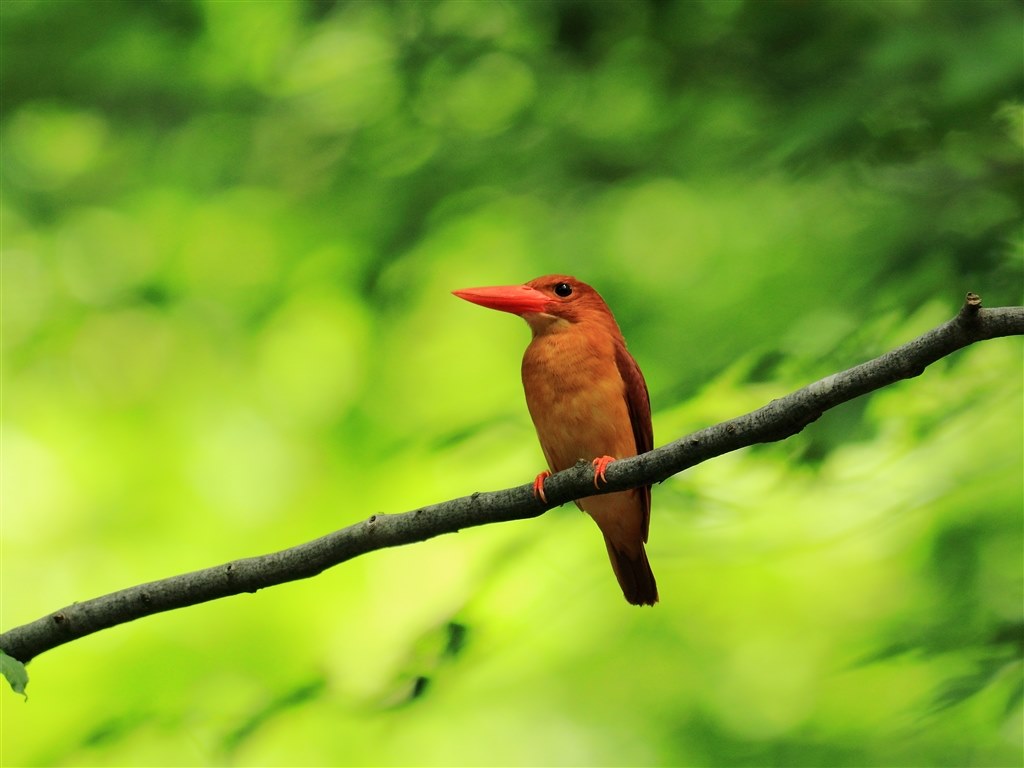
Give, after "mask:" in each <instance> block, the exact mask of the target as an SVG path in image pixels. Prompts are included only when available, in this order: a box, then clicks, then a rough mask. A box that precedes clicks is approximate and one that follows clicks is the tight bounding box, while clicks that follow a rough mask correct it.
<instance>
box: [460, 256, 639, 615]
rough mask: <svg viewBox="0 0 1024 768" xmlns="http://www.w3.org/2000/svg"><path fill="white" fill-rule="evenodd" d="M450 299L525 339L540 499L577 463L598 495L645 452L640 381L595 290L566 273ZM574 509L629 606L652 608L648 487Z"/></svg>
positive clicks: (584, 501)
mask: <svg viewBox="0 0 1024 768" xmlns="http://www.w3.org/2000/svg"><path fill="white" fill-rule="evenodd" d="M453 293H454V294H455V295H456V296H458V297H459V298H461V299H465V300H466V301H470V302H472V303H474V304H479V305H480V306H482V307H489V308H490V309H497V310H501V311H502V312H511V313H512V314H514V315H519V316H520V317H522V318H523V319H524V320H525V321H526V322H527V324H528V325H529V326H530V330H531V331H532V332H533V340H532V341H531V342H530V345H529V346H528V347H527V348H526V353H525V354H524V355H523V389H524V390H525V391H526V405H527V407H528V408H529V410H530V416H531V417H532V418H533V424H534V426H535V427H536V429H537V437H538V438H539V439H540V446H541V449H542V450H543V451H544V458H546V459H547V463H548V468H549V470H550V471H547V472H541V473H540V474H539V475H537V479H536V480H535V481H534V484H533V488H534V493H536V494H537V495H538V496H540V498H542V499H544V481H545V479H547V478H548V477H549V476H550V475H551V473H552V472H559V471H560V470H563V469H566V468H568V467H571V466H572V465H573V464H575V463H576V462H577V460H579V459H586V460H588V461H592V462H593V465H594V486H595V487H600V485H599V483H600V482H601V481H603V480H604V474H605V469H606V468H607V467H608V465H609V464H610V463H611V462H612V461H614V460H615V459H621V458H625V457H628V456H635V455H637V454H639V453H645V452H647V451H649V450H651V448H652V447H653V444H654V433H653V430H652V428H651V404H650V397H649V395H648V393H647V383H646V382H645V381H644V377H643V374H642V373H641V372H640V366H638V365H637V363H636V360H634V359H633V356H632V355H630V354H629V352H628V351H627V349H626V340H625V339H624V338H623V336H622V331H620V330H619V326H618V323H616V322H615V317H614V316H613V315H612V313H611V310H610V309H608V305H607V304H605V302H604V299H602V298H601V296H600V295H599V294H598V292H597V291H595V290H594V289H593V288H591V287H590V286H589V285H587V284H586V283H584V282H582V281H581V280H577V279H576V278H574V277H569V276H568V275H547V276H545V277H538V278H537V279H536V280H531V281H530V282H528V283H526V284H525V285H509V286H495V287H490V288H466V289H463V290H459V291H453ZM545 500H546V499H545ZM576 505H577V506H578V507H579V508H580V509H582V510H583V511H584V512H586V513H587V514H588V515H590V516H591V517H592V518H593V519H594V522H595V523H597V526H598V528H600V529H601V533H602V534H604V541H605V545H606V546H607V548H608V556H609V558H610V559H611V563H612V569H613V570H614V571H615V576H616V578H617V579H618V580H619V586H621V587H622V594H623V595H625V597H626V600H627V601H629V602H630V603H632V604H633V605H654V604H655V603H656V602H658V586H657V584H656V583H655V581H654V573H653V572H652V571H651V566H650V563H649V562H648V561H647V552H646V551H645V549H644V544H645V543H646V542H647V532H648V528H649V527H650V521H651V488H650V486H644V487H642V488H635V489H633V490H629V491H621V492H617V493H609V494H604V495H601V496H587V497H586V498H582V499H580V500H578V501H577V502H576Z"/></svg>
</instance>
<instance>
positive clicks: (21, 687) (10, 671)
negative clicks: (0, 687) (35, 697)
mask: <svg viewBox="0 0 1024 768" xmlns="http://www.w3.org/2000/svg"><path fill="white" fill-rule="evenodd" d="M0 673H2V674H3V676H4V677H5V678H7V682H8V683H9V684H10V686H11V690H12V691H14V692H15V693H20V694H21V695H22V696H24V697H25V701H28V694H27V693H25V686H27V685H28V670H27V669H25V665H24V664H22V663H21V662H20V661H18V660H17V659H15V658H13V657H11V656H8V655H7V654H6V653H4V652H3V651H0Z"/></svg>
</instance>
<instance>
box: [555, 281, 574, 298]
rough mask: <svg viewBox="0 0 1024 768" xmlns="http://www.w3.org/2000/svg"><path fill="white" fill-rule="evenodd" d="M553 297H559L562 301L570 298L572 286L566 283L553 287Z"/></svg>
mask: <svg viewBox="0 0 1024 768" xmlns="http://www.w3.org/2000/svg"><path fill="white" fill-rule="evenodd" d="M555 295H556V296H561V297H562V298H563V299H564V298H566V297H567V296H572V286H571V285H569V284H568V283H559V284H558V285H556V286H555Z"/></svg>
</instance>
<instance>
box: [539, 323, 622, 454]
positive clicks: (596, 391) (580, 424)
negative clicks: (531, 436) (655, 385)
mask: <svg viewBox="0 0 1024 768" xmlns="http://www.w3.org/2000/svg"><path fill="white" fill-rule="evenodd" d="M614 344H615V341H614V339H613V338H611V337H610V336H608V337H606V336H602V335H597V334H587V333H583V332H578V331H575V330H566V331H562V332H559V333H551V334H545V335H538V336H536V337H535V338H534V340H533V341H532V342H531V343H530V346H529V347H528V348H527V350H526V354H525V355H524V356H523V388H524V390H525V392H526V404H527V406H528V407H529V409H530V415H531V417H532V418H533V423H534V426H535V427H536V429H537V436H538V438H539V439H540V443H541V447H542V448H543V450H544V455H545V457H546V458H547V460H548V464H549V466H550V468H551V470H552V471H554V472H557V471H559V470H562V469H565V468H567V467H569V466H572V465H573V464H575V463H576V461H577V460H578V459H587V460H589V459H593V458H594V457H596V456H602V455H609V456H613V457H616V458H622V457H625V456H633V455H635V454H636V444H635V441H634V439H633V429H632V424H631V422H630V417H629V411H628V409H627V407H626V398H625V384H624V383H623V381H622V376H621V375H620V374H619V370H618V367H617V366H616V363H615V346H614Z"/></svg>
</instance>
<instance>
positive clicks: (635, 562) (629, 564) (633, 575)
mask: <svg viewBox="0 0 1024 768" xmlns="http://www.w3.org/2000/svg"><path fill="white" fill-rule="evenodd" d="M604 543H605V546H606V547H608V559H609V560H611V561H612V570H614V571H615V578H617V579H618V580H619V586H620V587H622V594H623V595H625V597H626V600H627V602H629V603H631V604H632V605H654V604H655V603H656V602H658V585H657V583H656V582H655V581H654V571H652V570H651V564H650V563H649V562H647V551H646V550H645V549H644V545H643V544H642V543H641V544H640V552H639V554H638V555H636V556H633V557H631V556H630V555H628V554H626V553H625V552H624V551H622V550H621V549H618V548H616V546H615V545H614V544H612V542H611V540H610V539H609V538H608V537H607V536H605V537H604Z"/></svg>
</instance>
